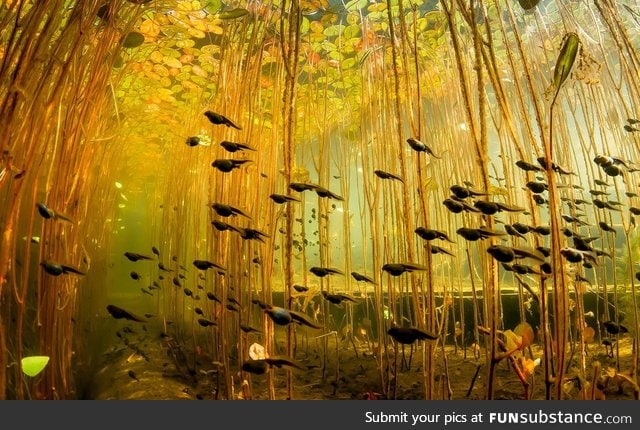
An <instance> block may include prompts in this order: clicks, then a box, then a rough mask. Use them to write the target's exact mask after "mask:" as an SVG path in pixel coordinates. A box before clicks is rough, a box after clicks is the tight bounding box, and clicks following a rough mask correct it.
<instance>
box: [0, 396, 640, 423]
mask: <svg viewBox="0 0 640 430" xmlns="http://www.w3.org/2000/svg"><path fill="white" fill-rule="evenodd" d="M0 417H1V421H0V422H2V423H3V424H4V425H3V426H2V427H3V428H4V427H5V426H6V427H7V428H9V425H10V424H11V425H12V426H13V425H19V426H20V428H25V429H35V428H41V429H45V428H46V429H50V428H53V427H58V426H60V428H64V429H65V430H71V429H76V428H77V429H83V430H84V429H91V430H94V429H102V428H104V429H112V430H125V429H141V430H142V429H144V430H151V429H153V430H159V429H172V430H178V429H183V428H184V429H187V428H188V429H203V428H225V429H230V430H235V429H238V430H240V429H242V430H245V429H250V430H253V429H255V430H267V429H274V430H303V429H304V430H314V429H318V430H333V429H336V430H337V429H347V430H358V429H369V430H371V429H389V430H391V429H426V428H428V429H447V430H449V429H451V430H473V429H488V428H491V429H494V430H495V429H498V430H501V429H503V430H507V429H516V428H518V429H519V428H520V426H525V427H526V428H559V426H563V428H564V426H571V428H576V429H577V428H580V429H581V430H589V429H600V428H602V427H603V426H609V425H615V426H616V429H625V428H628V429H630V428H632V427H634V428H637V426H638V423H640V408H639V407H638V403H636V402H634V401H604V402H593V401H528V402H524V401H325V400H323V401H60V402H45V401H23V402H20V401H5V402H0ZM516 426H518V427H516Z"/></svg>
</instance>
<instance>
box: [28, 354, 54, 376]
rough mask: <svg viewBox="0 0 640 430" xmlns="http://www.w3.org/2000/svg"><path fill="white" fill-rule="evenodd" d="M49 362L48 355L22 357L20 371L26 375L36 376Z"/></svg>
mask: <svg viewBox="0 0 640 430" xmlns="http://www.w3.org/2000/svg"><path fill="white" fill-rule="evenodd" d="M47 363H49V357H47V356H45V355H34V356H33V357H24V358H23V359H22V372H24V374H25V375H27V376H31V377H34V376H38V374H39V373H40V372H42V371H43V370H44V368H45V367H46V366H47Z"/></svg>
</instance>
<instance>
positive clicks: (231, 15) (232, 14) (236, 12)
mask: <svg viewBox="0 0 640 430" xmlns="http://www.w3.org/2000/svg"><path fill="white" fill-rule="evenodd" d="M248 14H249V11H248V10H246V9H244V8H241V7H237V8H235V9H232V10H229V11H226V12H222V13H221V14H220V15H218V18H220V19H236V18H240V17H242V16H245V15H248Z"/></svg>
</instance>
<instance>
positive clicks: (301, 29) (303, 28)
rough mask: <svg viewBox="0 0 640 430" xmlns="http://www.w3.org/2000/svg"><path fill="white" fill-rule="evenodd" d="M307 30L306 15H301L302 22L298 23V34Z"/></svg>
mask: <svg viewBox="0 0 640 430" xmlns="http://www.w3.org/2000/svg"><path fill="white" fill-rule="evenodd" d="M308 31H309V20H308V19H307V18H306V17H304V16H303V17H302V22H301V23H300V34H307V32H308Z"/></svg>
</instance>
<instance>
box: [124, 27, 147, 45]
mask: <svg viewBox="0 0 640 430" xmlns="http://www.w3.org/2000/svg"><path fill="white" fill-rule="evenodd" d="M143 43H144V36H143V35H142V33H138V32H137V31H132V32H130V33H128V34H127V35H126V36H125V37H124V39H123V41H122V46H124V47H125V48H137V47H138V46H140V45H142V44H143Z"/></svg>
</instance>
